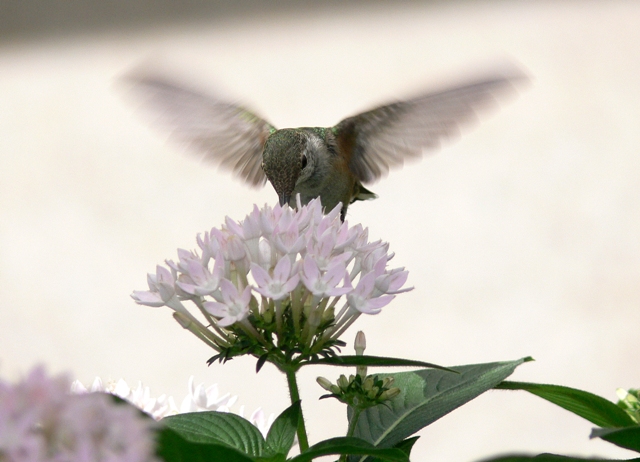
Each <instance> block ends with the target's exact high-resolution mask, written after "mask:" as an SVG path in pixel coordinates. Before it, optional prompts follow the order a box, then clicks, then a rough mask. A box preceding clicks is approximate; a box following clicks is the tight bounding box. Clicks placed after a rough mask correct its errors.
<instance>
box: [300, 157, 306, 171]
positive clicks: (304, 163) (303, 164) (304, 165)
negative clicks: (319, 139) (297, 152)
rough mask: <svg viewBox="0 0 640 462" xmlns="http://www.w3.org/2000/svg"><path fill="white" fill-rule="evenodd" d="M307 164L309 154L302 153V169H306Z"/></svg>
mask: <svg viewBox="0 0 640 462" xmlns="http://www.w3.org/2000/svg"><path fill="white" fill-rule="evenodd" d="M306 166H307V156H305V155H304V154H302V168H301V170H304V168H305V167H306Z"/></svg>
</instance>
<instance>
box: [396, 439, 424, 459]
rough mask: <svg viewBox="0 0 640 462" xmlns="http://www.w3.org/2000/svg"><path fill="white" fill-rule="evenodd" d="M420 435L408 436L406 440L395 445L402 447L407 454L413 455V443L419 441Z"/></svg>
mask: <svg viewBox="0 0 640 462" xmlns="http://www.w3.org/2000/svg"><path fill="white" fill-rule="evenodd" d="M419 438H420V437H419V436H412V437H411V438H407V439H406V440H402V441H400V442H399V443H398V444H396V445H394V446H393V447H394V448H398V449H400V450H401V451H402V452H404V453H405V454H406V455H407V456H409V455H411V450H412V449H413V445H414V444H416V441H418V439H419Z"/></svg>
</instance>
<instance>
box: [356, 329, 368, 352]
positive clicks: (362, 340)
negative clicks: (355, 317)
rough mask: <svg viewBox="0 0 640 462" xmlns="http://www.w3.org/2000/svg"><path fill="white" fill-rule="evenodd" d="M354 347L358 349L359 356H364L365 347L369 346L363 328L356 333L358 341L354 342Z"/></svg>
mask: <svg viewBox="0 0 640 462" xmlns="http://www.w3.org/2000/svg"><path fill="white" fill-rule="evenodd" d="M353 347H354V348H355V350H356V355H357V356H362V355H363V354H364V350H365V348H367V339H366V337H365V336H364V332H362V331H361V330H360V331H358V333H357V334H356V341H355V342H354V345H353Z"/></svg>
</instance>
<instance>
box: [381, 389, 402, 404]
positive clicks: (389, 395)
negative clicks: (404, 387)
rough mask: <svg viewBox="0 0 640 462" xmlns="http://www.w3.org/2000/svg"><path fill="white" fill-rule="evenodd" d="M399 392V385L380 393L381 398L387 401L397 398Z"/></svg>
mask: <svg viewBox="0 0 640 462" xmlns="http://www.w3.org/2000/svg"><path fill="white" fill-rule="evenodd" d="M399 394H400V389H399V388H398V387H393V388H389V389H388V390H385V391H383V392H382V394H381V395H380V399H381V400H384V401H387V400H390V399H393V398H395V397H396V396H398V395H399Z"/></svg>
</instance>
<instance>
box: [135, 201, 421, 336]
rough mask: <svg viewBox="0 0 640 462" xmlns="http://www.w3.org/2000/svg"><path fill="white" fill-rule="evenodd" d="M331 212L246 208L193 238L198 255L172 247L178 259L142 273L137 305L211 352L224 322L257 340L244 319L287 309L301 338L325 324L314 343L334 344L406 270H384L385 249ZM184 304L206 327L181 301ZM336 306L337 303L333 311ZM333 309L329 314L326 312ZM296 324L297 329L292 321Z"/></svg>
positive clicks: (391, 292)
mask: <svg viewBox="0 0 640 462" xmlns="http://www.w3.org/2000/svg"><path fill="white" fill-rule="evenodd" d="M339 214H340V206H337V207H336V208H335V209H333V210H332V211H331V212H329V213H328V214H327V215H324V214H323V211H322V206H321V204H320V201H319V200H317V199H316V200H313V201H311V202H310V203H309V204H308V205H305V206H302V205H301V204H298V208H297V210H296V209H291V208H289V207H288V206H285V207H280V206H278V205H276V206H275V207H273V208H272V207H270V206H267V205H265V207H263V208H262V209H259V208H258V207H257V206H254V209H253V211H252V212H251V213H250V214H249V215H248V216H247V217H246V218H245V219H244V220H243V221H240V222H236V221H234V220H232V219H231V218H228V217H227V218H226V221H225V224H224V225H223V226H222V227H221V228H220V229H217V228H213V229H211V231H210V232H207V233H205V234H204V236H200V235H199V236H198V238H197V242H198V246H199V250H198V251H187V250H183V249H179V250H178V258H179V259H178V261H177V262H174V261H170V260H168V261H167V262H166V263H167V265H168V268H166V267H163V266H158V267H157V268H156V273H155V274H149V275H148V278H147V280H148V284H149V290H148V291H134V292H133V294H132V297H133V298H134V300H135V301H136V302H137V303H139V304H142V305H149V306H164V305H166V306H168V307H170V308H172V309H173V310H174V311H175V314H174V316H175V317H176V319H177V320H178V321H179V322H180V323H181V324H182V325H183V326H184V327H185V328H188V329H190V330H191V331H192V332H194V333H195V334H196V335H198V336H199V337H200V338H201V339H202V340H204V341H205V342H207V343H209V344H210V345H211V346H212V347H214V348H216V345H220V344H224V343H225V340H226V338H227V337H226V334H227V331H226V330H225V329H224V328H226V327H228V326H231V325H234V324H235V325H238V326H240V327H241V328H242V329H243V330H245V331H247V332H252V333H254V334H256V335H257V332H255V329H254V327H253V326H251V324H250V322H249V321H248V318H249V316H250V315H251V314H253V315H255V317H256V318H258V317H261V316H262V317H263V319H273V318H274V317H275V321H276V324H277V326H278V329H277V330H278V331H280V330H281V329H282V328H283V327H282V323H283V309H284V308H285V307H287V306H289V307H290V308H291V310H292V317H293V322H294V325H295V328H296V333H299V334H300V336H301V338H302V340H303V341H305V340H306V341H307V343H310V342H311V339H312V338H313V336H314V335H316V333H317V332H316V330H317V328H318V326H319V325H320V324H321V323H322V322H323V321H327V320H333V324H332V326H331V327H330V328H329V329H327V330H325V331H324V332H323V334H322V339H321V343H323V342H325V341H327V340H329V339H337V338H338V336H339V335H341V334H342V332H344V331H345V330H346V329H347V328H348V327H349V326H350V325H351V323H352V322H353V321H354V320H355V319H356V318H357V317H358V316H359V315H360V314H361V313H366V314H377V313H379V312H380V310H381V309H382V308H383V307H384V306H385V305H387V304H388V303H389V302H390V301H391V300H392V299H393V298H394V296H395V294H398V293H400V292H404V291H407V290H410V289H403V288H402V287H403V286H404V284H405V282H406V280H407V275H408V272H407V271H405V270H404V268H395V269H387V263H388V261H389V260H390V259H391V258H392V257H393V254H390V253H389V245H388V244H387V243H384V242H381V241H376V242H369V240H368V230H367V229H366V228H363V227H362V226H361V225H356V226H352V227H350V226H349V224H348V223H347V222H344V223H342V222H341V221H340V217H339ZM186 300H191V301H192V302H193V303H195V305H196V306H197V307H198V308H199V310H200V311H201V313H202V314H203V315H204V317H205V318H206V320H207V324H209V325H210V327H212V329H208V328H207V327H205V325H204V324H202V323H201V322H200V321H198V320H197V318H196V317H194V316H193V315H192V314H191V313H190V312H189V310H188V309H187V308H186V306H185V305H184V303H183V302H184V301H186ZM341 300H342V303H341V305H338V304H339V303H340V301H341ZM335 311H337V313H336V312H335ZM298 322H301V323H303V324H300V325H298V324H297V323H298Z"/></svg>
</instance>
